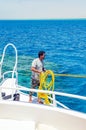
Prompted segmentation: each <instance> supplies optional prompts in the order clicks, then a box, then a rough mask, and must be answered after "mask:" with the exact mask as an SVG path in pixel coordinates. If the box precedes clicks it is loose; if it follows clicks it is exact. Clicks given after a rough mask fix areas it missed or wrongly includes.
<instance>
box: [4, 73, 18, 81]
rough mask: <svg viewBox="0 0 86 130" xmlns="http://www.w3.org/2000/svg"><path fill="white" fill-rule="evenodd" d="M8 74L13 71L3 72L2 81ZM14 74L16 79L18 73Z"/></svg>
mask: <svg viewBox="0 0 86 130" xmlns="http://www.w3.org/2000/svg"><path fill="white" fill-rule="evenodd" d="M10 73H13V71H6V72H4V73H3V75H2V78H3V80H4V79H5V75H7V74H10ZM14 74H15V76H16V78H18V72H17V71H14ZM15 76H14V77H15ZM14 77H13V78H14Z"/></svg>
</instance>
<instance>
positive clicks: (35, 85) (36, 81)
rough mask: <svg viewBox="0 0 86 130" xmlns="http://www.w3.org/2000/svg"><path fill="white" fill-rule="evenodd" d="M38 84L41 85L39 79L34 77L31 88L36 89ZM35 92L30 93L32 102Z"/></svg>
mask: <svg viewBox="0 0 86 130" xmlns="http://www.w3.org/2000/svg"><path fill="white" fill-rule="evenodd" d="M38 85H39V81H38V80H35V79H32V85H31V89H35V88H36V87H37V86H38ZM33 93H34V92H31V91H30V93H29V102H32V95H33Z"/></svg>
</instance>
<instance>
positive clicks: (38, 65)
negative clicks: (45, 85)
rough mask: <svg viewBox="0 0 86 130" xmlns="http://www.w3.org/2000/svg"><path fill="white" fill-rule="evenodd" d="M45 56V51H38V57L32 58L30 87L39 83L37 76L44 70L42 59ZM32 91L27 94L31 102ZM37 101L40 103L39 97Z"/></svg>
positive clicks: (34, 86)
mask: <svg viewBox="0 0 86 130" xmlns="http://www.w3.org/2000/svg"><path fill="white" fill-rule="evenodd" d="M44 58H45V52H44V51H40V52H39V53H38V58H36V59H34V60H33V62H32V66H31V71H32V86H31V88H32V89H34V88H36V87H38V86H39V85H40V81H39V76H40V74H41V72H43V71H45V69H44V64H43V60H44ZM32 94H33V93H32V92H30V94H29V102H32ZM38 102H39V103H42V101H41V100H40V99H38Z"/></svg>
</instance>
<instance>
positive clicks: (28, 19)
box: [0, 18, 86, 21]
mask: <svg viewBox="0 0 86 130" xmlns="http://www.w3.org/2000/svg"><path fill="white" fill-rule="evenodd" d="M1 20H22V21H23V20H86V18H41V19H40V18H37V19H35V18H32V19H0V21H1Z"/></svg>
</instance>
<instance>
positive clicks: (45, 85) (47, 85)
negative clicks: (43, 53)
mask: <svg viewBox="0 0 86 130" xmlns="http://www.w3.org/2000/svg"><path fill="white" fill-rule="evenodd" d="M49 75H50V76H51V81H49V82H48V81H47V78H48V76H49ZM39 90H51V91H54V73H53V71H51V70H47V71H46V72H44V73H41V75H40V86H39ZM48 96H51V95H49V94H47V93H40V92H39V93H38V98H42V99H44V104H48V105H49V104H50V101H49V99H48Z"/></svg>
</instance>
